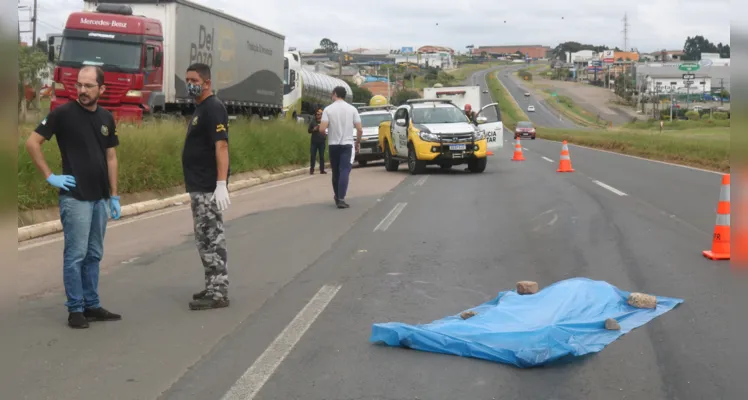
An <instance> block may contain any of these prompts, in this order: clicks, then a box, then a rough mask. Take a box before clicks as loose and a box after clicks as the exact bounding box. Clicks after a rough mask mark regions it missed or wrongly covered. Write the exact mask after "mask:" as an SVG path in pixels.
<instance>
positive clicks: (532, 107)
mask: <svg viewBox="0 0 748 400" xmlns="http://www.w3.org/2000/svg"><path fill="white" fill-rule="evenodd" d="M527 111H535V106H534V105H532V104H530V105H529V106H527Z"/></svg>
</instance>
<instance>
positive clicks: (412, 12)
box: [18, 0, 748, 52]
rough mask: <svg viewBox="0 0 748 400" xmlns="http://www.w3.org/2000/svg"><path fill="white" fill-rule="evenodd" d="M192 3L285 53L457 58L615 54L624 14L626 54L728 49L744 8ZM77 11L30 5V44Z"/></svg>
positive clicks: (532, 0) (656, 2) (685, 1)
mask: <svg viewBox="0 0 748 400" xmlns="http://www.w3.org/2000/svg"><path fill="white" fill-rule="evenodd" d="M194 1H196V2H198V3H202V4H206V5H207V4H210V6H211V7H214V8H217V9H220V10H223V11H225V12H228V13H231V14H232V15H235V16H237V17H239V18H242V19H246V20H248V21H250V22H252V23H255V24H257V25H261V26H264V27H266V28H268V29H271V30H274V31H276V32H279V33H281V34H284V35H285V36H286V47H287V48H288V47H298V48H299V49H302V50H312V49H314V48H315V47H316V46H317V44H318V43H319V41H320V39H322V38H324V37H328V38H330V39H331V40H333V41H335V42H338V43H339V45H340V46H341V47H342V48H343V49H345V48H349V49H354V48H358V47H364V48H392V49H399V48H400V47H403V46H413V47H419V46H422V45H426V44H432V45H443V46H449V47H452V48H454V49H455V50H458V51H462V50H464V47H465V46H466V45H469V44H473V45H475V46H482V45H520V44H541V45H548V46H555V45H557V44H558V43H559V42H563V41H577V42H581V43H590V44H595V45H608V46H611V47H614V46H618V47H623V43H624V41H623V36H624V35H623V33H622V31H623V21H622V20H623V16H624V13H626V12H628V19H629V47H636V48H638V49H639V50H640V51H644V52H649V51H654V50H658V49H662V48H667V49H682V48H683V43H684V41H685V39H686V37H687V36H695V35H699V34H701V35H704V36H705V37H706V38H707V39H709V40H710V41H712V42H714V43H718V42H722V43H729V41H730V19H731V18H730V15H731V12H732V13H740V12H746V11H748V6H746V5H740V3H744V2H743V1H734V2H733V6H732V10H731V8H730V2H729V0H709V1H707V0H627V1H615V2H614V1H600V0H576V1H558V0H504V1H490V0H481V1H477V0H410V1H402V0H377V1H374V2H358V1H351V0H345V1H344V0H317V1H304V0H278V1H277V2H275V5H271V4H272V3H271V2H270V1H263V2H260V1H259V0H209V1H208V0H194ZM367 3H369V4H373V5H370V6H365V5H364V4H367ZM20 4H21V5H31V4H33V0H20ZM259 4H262V5H261V6H260V7H256V5H259ZM82 5H83V1H82V0H38V7H39V11H38V12H39V24H38V35H39V36H40V37H45V35H46V34H47V33H59V32H61V31H62V28H63V26H64V24H65V19H66V17H67V15H68V14H69V13H70V12H72V11H76V10H80V9H82ZM741 8H742V10H741ZM18 17H19V19H20V21H22V23H21V29H22V30H23V29H30V24H28V23H25V24H24V23H23V21H28V19H29V15H28V12H27V11H19V14H18ZM24 37H25V38H29V39H30V37H31V36H30V34H27V35H25V36H24Z"/></svg>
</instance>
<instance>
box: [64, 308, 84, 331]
mask: <svg viewBox="0 0 748 400" xmlns="http://www.w3.org/2000/svg"><path fill="white" fill-rule="evenodd" d="M68 326H69V327H71V328H73V329H86V328H88V321H86V317H85V316H83V313H82V312H72V313H70V314H69V315H68Z"/></svg>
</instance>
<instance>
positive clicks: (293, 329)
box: [222, 285, 340, 400]
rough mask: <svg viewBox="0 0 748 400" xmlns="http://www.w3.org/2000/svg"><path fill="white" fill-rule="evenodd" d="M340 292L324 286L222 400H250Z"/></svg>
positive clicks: (338, 288) (335, 288)
mask: <svg viewBox="0 0 748 400" xmlns="http://www.w3.org/2000/svg"><path fill="white" fill-rule="evenodd" d="M339 290H340V285H337V286H332V285H325V286H322V288H321V289H320V290H319V291H318V292H317V294H316V295H314V297H313V298H312V299H311V300H309V303H307V305H306V306H304V308H303V309H302V310H301V311H299V313H298V314H296V317H295V318H294V319H293V321H291V323H289V324H288V325H287V326H286V328H285V329H283V332H281V333H280V334H279V335H278V336H277V337H276V338H275V340H273V343H271V344H270V346H269V347H268V348H267V349H265V351H264V352H263V353H262V354H261V355H260V357H258V358H257V360H255V362H254V363H253V364H252V366H250V367H249V369H247V371H245V372H244V375H242V376H241V378H239V380H237V381H236V383H234V386H232V387H231V389H229V391H228V392H226V394H225V395H224V396H223V398H222V399H223V400H240V399H241V400H252V399H254V397H255V396H257V393H259V392H260V390H261V389H262V387H263V386H264V385H265V382H267V380H268V379H270V377H271V376H272V375H273V373H275V370H276V369H277V368H278V366H280V364H281V363H282V362H283V360H284V359H285V358H286V357H288V354H289V353H290V352H291V350H293V348H294V346H296V343H298V342H299V340H300V339H301V337H302V336H304V333H306V331H307V329H309V327H310V326H312V324H313V323H314V321H315V320H317V317H319V316H320V314H322V312H323V311H325V308H327V305H328V304H330V302H331V301H332V299H333V298H334V297H335V295H336V294H337V293H338V291H339Z"/></svg>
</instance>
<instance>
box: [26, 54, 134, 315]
mask: <svg viewBox="0 0 748 400" xmlns="http://www.w3.org/2000/svg"><path fill="white" fill-rule="evenodd" d="M76 87H77V88H78V100H77V101H71V102H69V103H67V104H64V105H62V106H60V107H57V108H55V109H54V110H53V111H52V112H50V113H49V115H47V118H45V119H44V120H43V121H42V122H41V124H39V126H38V127H37V128H36V131H35V132H33V133H32V134H31V136H30V137H29V139H28V140H27V141H26V149H27V151H28V152H29V154H30V155H31V158H32V159H33V160H34V164H36V167H37V168H38V169H39V171H40V172H41V173H42V174H43V175H44V177H45V178H46V179H47V182H49V184H50V185H52V186H54V187H56V188H58V189H59V198H60V201H59V204H60V220H61V222H62V228H63V232H64V237H65V249H64V251H63V283H64V284H65V294H66V295H67V302H66V303H65V305H66V306H67V308H68V312H69V315H68V325H69V326H70V327H71V328H88V321H113V320H119V319H121V316H120V315H117V314H114V313H111V312H109V311H107V310H105V309H104V308H102V307H101V305H100V304H99V294H98V286H99V263H100V262H101V258H102V257H103V255H104V234H105V232H106V225H107V220H108V215H107V210H109V212H110V213H111V215H112V218H114V219H119V217H120V204H119V196H117V153H116V152H115V150H114V148H115V147H117V145H118V144H119V139H118V138H117V131H116V126H115V123H114V118H113V117H112V113H110V112H109V111H107V110H105V109H104V108H102V107H99V106H98V105H97V102H98V100H99V97H100V96H101V94H102V93H104V90H105V86H104V71H102V70H101V68H98V67H84V68H82V69H81V70H80V72H79V73H78V82H77V83H76ZM52 136H55V137H56V138H57V146H58V147H59V148H60V155H61V156H62V175H55V174H53V173H52V170H51V169H50V168H49V166H48V165H47V162H46V161H45V159H44V154H43V153H42V149H41V146H42V144H43V143H44V142H45V141H47V140H51V139H52Z"/></svg>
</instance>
